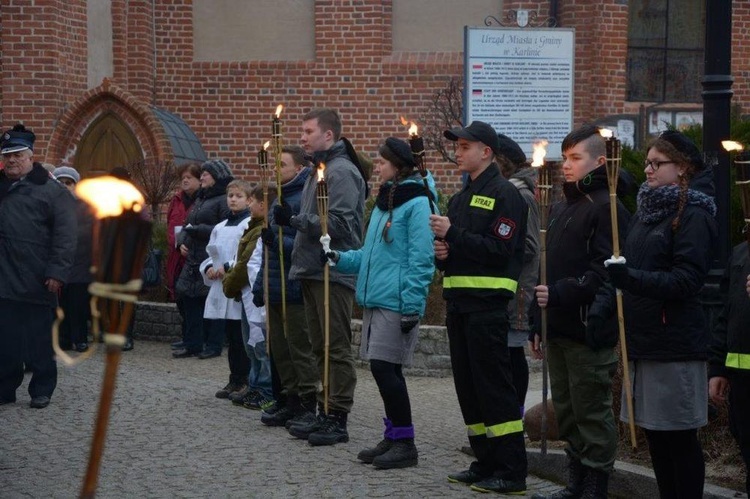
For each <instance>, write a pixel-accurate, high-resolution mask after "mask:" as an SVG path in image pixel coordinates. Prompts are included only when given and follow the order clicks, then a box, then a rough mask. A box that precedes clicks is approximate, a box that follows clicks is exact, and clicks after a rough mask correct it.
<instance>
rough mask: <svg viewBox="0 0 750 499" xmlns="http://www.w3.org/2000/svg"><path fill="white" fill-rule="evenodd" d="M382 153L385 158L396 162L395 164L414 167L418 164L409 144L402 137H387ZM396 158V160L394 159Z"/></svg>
mask: <svg viewBox="0 0 750 499" xmlns="http://www.w3.org/2000/svg"><path fill="white" fill-rule="evenodd" d="M381 151H382V153H384V154H381V155H382V156H383V157H384V158H385V159H387V160H388V161H390V162H391V163H396V164H395V165H394V166H396V167H398V166H399V165H404V166H406V167H409V168H414V167H415V166H416V165H417V164H416V163H415V162H414V156H413V155H412V153H411V148H410V147H409V144H407V143H406V142H404V141H403V140H401V139H397V138H395V137H388V138H387V139H385V147H383V149H382V150H381ZM389 153H392V154H393V156H392V157H390V158H389V157H388V155H389ZM394 160H395V161H394Z"/></svg>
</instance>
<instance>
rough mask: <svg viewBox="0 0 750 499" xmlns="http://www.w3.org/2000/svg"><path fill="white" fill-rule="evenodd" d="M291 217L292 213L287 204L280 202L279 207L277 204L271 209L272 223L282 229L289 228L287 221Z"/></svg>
mask: <svg viewBox="0 0 750 499" xmlns="http://www.w3.org/2000/svg"><path fill="white" fill-rule="evenodd" d="M293 216H294V212H293V211H292V207H291V206H289V205H288V204H287V203H284V202H282V203H281V205H278V204H277V205H276V206H274V207H273V221H274V222H275V223H276V225H280V226H282V227H284V226H289V221H290V220H291V219H292V217H293Z"/></svg>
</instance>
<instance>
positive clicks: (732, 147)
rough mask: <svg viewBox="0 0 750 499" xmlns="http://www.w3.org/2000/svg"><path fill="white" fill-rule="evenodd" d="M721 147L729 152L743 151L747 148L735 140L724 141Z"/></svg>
mask: <svg viewBox="0 0 750 499" xmlns="http://www.w3.org/2000/svg"><path fill="white" fill-rule="evenodd" d="M721 146H722V147H723V148H724V149H725V150H727V151H741V150H743V149H744V148H745V147H744V146H743V145H742V144H740V143H739V142H735V141H733V140H722V141H721Z"/></svg>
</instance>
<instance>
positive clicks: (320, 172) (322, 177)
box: [318, 163, 326, 182]
mask: <svg viewBox="0 0 750 499" xmlns="http://www.w3.org/2000/svg"><path fill="white" fill-rule="evenodd" d="M325 171H326V164H325V163H320V166H319V167H318V182H325V180H326V176H325Z"/></svg>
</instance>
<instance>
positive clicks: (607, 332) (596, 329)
mask: <svg viewBox="0 0 750 499" xmlns="http://www.w3.org/2000/svg"><path fill="white" fill-rule="evenodd" d="M586 344H587V345H588V346H589V348H591V349H592V350H601V349H603V348H612V347H614V346H615V345H616V344H617V336H616V335H615V334H614V328H609V329H608V328H607V319H605V318H604V317H602V316H601V315H589V316H588V319H587V321H586Z"/></svg>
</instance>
